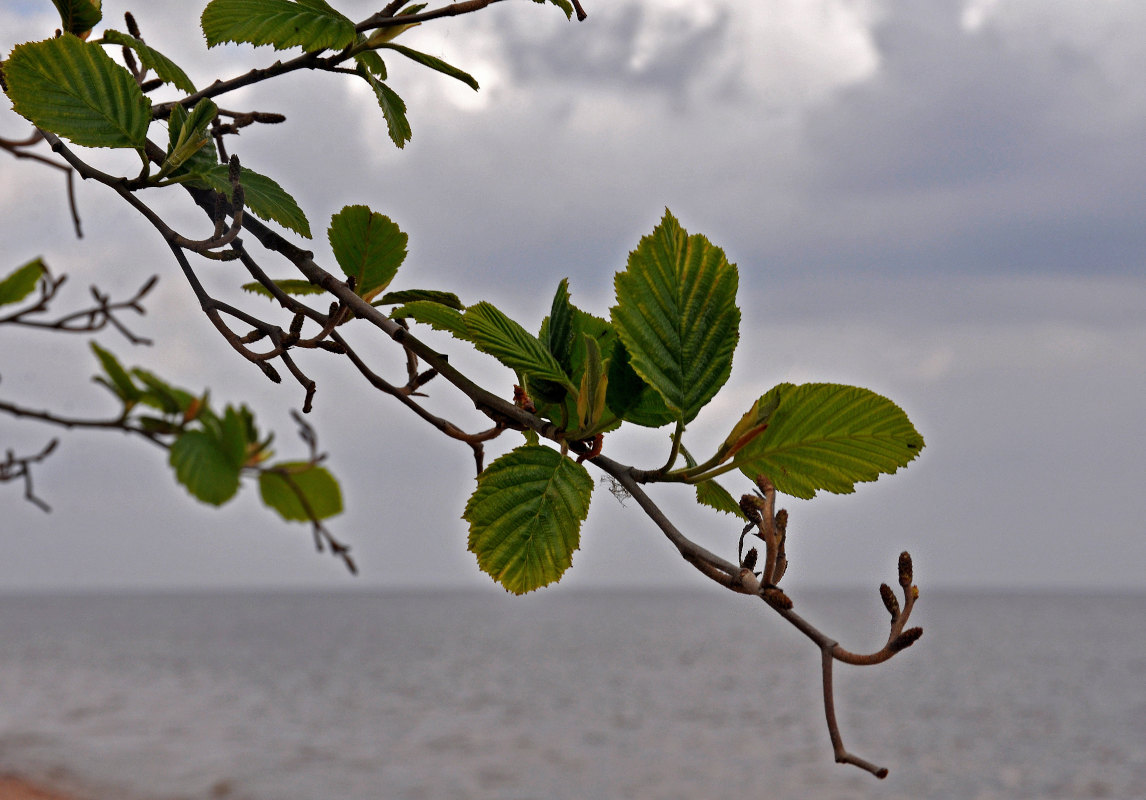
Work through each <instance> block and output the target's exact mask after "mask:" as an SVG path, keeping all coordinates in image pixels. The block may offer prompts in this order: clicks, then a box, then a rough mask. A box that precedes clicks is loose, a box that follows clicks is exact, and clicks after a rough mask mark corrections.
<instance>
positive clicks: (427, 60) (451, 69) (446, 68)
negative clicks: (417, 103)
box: [380, 28, 478, 92]
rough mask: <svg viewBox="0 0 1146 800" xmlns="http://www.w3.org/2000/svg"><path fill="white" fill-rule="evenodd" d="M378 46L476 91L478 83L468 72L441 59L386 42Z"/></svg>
mask: <svg viewBox="0 0 1146 800" xmlns="http://www.w3.org/2000/svg"><path fill="white" fill-rule="evenodd" d="M383 30H388V29H385V28H384V29H383ZM403 30H404V28H403ZM380 46H381V47H385V48H386V49H387V50H397V51H398V52H399V53H401V54H402V55H404V56H406V58H409V59H412V60H413V61H417V62H418V63H419V64H421V65H423V66H426V67H429V68H430V69H432V70H437V71H438V72H440V73H442V74H443V75H449V76H450V77H451V78H455V79H457V80H459V81H461V82H462V83H464V84H465V85H466V86H468V87H470V88H471V89H473V90H474V91H475V92H476V91H477V90H478V82H477V81H476V80H474V77H473V76H472V75H470V74H469V73H468V72H463V71H462V70H460V69H458V68H457V67H455V66H452V65H450V64H447V63H446V62H445V61H442V59H440V58H435V57H434V56H431V55H429V54H427V53H422V52H419V51H417V50H411V49H410V48H409V47H403V46H402V45H400V44H391V43H389V42H387V43H384V44H381V45H380Z"/></svg>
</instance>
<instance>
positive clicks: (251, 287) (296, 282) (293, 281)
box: [242, 278, 326, 300]
mask: <svg viewBox="0 0 1146 800" xmlns="http://www.w3.org/2000/svg"><path fill="white" fill-rule="evenodd" d="M274 284H275V286H277V287H279V288H280V289H282V290H283V291H284V292H286V293H287V294H291V295H297V296H303V295H308V294H324V293H325V292H326V289H323V288H322V287H321V286H315V285H314V284H313V283H311V282H310V281H308V280H305V279H304V278H281V279H279V280H276V281H274ZM242 289H243V291H245V292H250V293H251V294H258V295H262V296H263V297H269V298H270V299H272V300H273V299H274V297H275V296H274V295H273V294H271V292H270V290H269V289H267V287H265V286H263V285H262V284H261V283H259V282H258V281H251V282H250V283H244V284H243V286H242Z"/></svg>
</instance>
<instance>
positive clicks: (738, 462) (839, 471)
mask: <svg viewBox="0 0 1146 800" xmlns="http://www.w3.org/2000/svg"><path fill="white" fill-rule="evenodd" d="M737 284H738V274H737V270H736V267H735V265H733V264H731V263H729V262H728V260H727V258H726V257H725V255H724V252H723V251H722V250H721V249H720V248H719V247H716V246H715V245H713V244H712V243H711V242H709V241H708V239H706V238H705V237H704V236H701V235H689V234H688V233H687V232H686V231H685V230H684V229H683V228H682V227H681V226H680V224H679V222H678V221H677V220H676V218H675V217H673V215H672V214H671V213H669V212H667V211H666V213H665V215H664V218H663V219H662V220H661V222H660V224H659V225H657V227H656V228H655V230H654V231H653V232H652V233H651V234H650V235H648V236H645V237H644V238H642V239H641V241H640V243H639V244H638V246H637V248H636V249H635V250H634V251H633V252H632V253H630V254H629V260H628V265H627V268H626V269H625V270H624V271H622V272H619V273H617V276H616V279H615V288H616V305H614V306H613V307H612V308H611V309H610V314H609V319H608V320H605V319H603V318H601V317H597V316H594V315H592V314H590V313H588V312H585V311H582V310H581V309H579V308H577V307H576V306H574V305H573V304H572V302H571V300H570V295H569V287H568V281H567V280H563V281H561V283H560V284H559V285H558V287H557V292H556V294H555V295H554V298H553V303H552V306H551V309H550V313H549V316H548V317H546V318H545V320H544V321H543V322H542V324H541V328H540V331H539V333H538V334H537V335H533V334H531V333H529V332H528V331H527V330H526V329H525V328H524V327H523V326H522V325H520V324H519V323H517V322H515V321H514V320H512V319H510V318H509V317H508V316H507V315H505V314H504V313H503V312H501V311H500V310H498V309H497V308H496V307H495V306H493V305H491V304H490V303H488V302H484V301H483V302H479V303H476V304H474V305H471V306H468V307H462V306H461V304H460V303H456V302H452V303H451V302H442V301H435V300H431V299H423V300H414V301H411V302H407V303H405V304H404V305H402V306H401V307H399V308H397V309H396V310H395V311H394V312H393V315H394V316H395V317H400V318H410V319H413V320H415V321H417V322H421V323H425V324H428V325H430V326H432V327H434V328H435V329H438V330H443V331H448V332H449V333H450V334H452V335H453V336H455V337H456V338H458V339H462V340H464V341H467V342H470V343H471V344H472V345H473V346H474V347H476V348H477V349H478V350H480V351H481V352H483V353H487V354H488V355H491V356H493V357H494V358H496V359H497V360H498V361H500V362H501V363H502V364H504V365H505V366H506V367H509V368H510V369H512V370H513V371H514V372H515V373H516V376H517V381H518V383H519V385H520V386H521V387H524V388H525V391H526V394H527V399H526V402H530V403H531V404H532V406H533V407H534V408H535V409H536V413H537V414H538V415H539V416H541V417H543V418H545V419H548V420H550V421H551V422H553V423H554V425H555V426H556V427H557V429H558V434H557V438H558V439H559V440H561V441H562V442H563V445H564V446H563V451H562V453H558V452H557V451H555V450H553V449H551V448H547V447H545V446H543V445H542V444H540V442H539V441H538V437H537V436H536V435H535V434H533V433H528V434H527V439H528V441H527V442H526V444H524V445H522V446H521V447H518V448H517V449H515V450H513V451H511V452H509V453H507V454H506V455H504V456H502V457H501V458H499V459H497V460H496V461H494V462H493V463H492V464H491V465H490V466H489V468H488V469H486V470H485V471H484V472H483V473H482V474H481V475H480V476H479V477H478V487H477V490H476V491H475V493H474V494H473V496H472V497H471V498H470V501H469V503H468V504H467V506H466V511H465V518H466V520H467V521H468V522H469V523H470V537H469V547H470V549H471V550H472V551H473V552H474V553H475V554H476V556H477V559H478V564H479V566H480V567H481V568H482V569H483V570H484V571H486V572H487V573H489V574H490V575H491V576H492V577H493V578H494V579H496V580H497V581H498V582H500V583H501V584H502V585H503V586H505V588H506V589H508V590H510V591H511V592H515V593H523V592H528V591H531V590H533V589H536V588H539V587H541V586H544V585H546V584H548V583H551V582H553V581H556V580H558V579H559V578H560V577H561V575H562V573H563V572H564V571H565V570H566V569H568V567H569V566H570V564H571V561H572V554H573V551H574V550H576V549H577V546H578V540H579V530H580V525H581V523H582V522H583V521H584V519H585V517H586V515H587V513H588V509H589V500H590V494H591V491H592V487H593V483H592V480H591V479H590V477H589V475H588V473H587V472H586V470H585V468H584V467H583V466H582V465H581V464H580V463H578V462H576V461H574V460H573V459H572V458H570V457H569V456H568V454H567V452H566V450H567V447H568V446H569V445H571V444H573V445H581V446H583V447H584V446H587V445H588V443H589V442H588V441H587V440H593V439H595V438H596V437H599V436H601V435H603V434H604V433H606V432H609V431H613V430H615V429H617V428H618V427H620V426H621V425H622V424H623V423H626V422H627V423H631V424H634V425H638V426H644V427H652V428H659V427H662V426H665V425H674V426H675V427H674V433H673V438H672V449H671V455H670V457H669V461H668V463H667V464H666V465H665V466H664V467H663V468H662V469H660V470H658V471H657V472H656V473H655V474H653V475H651V476H649V479H650V480H662V481H670V482H682V483H688V484H692V485H694V486H695V487H696V493H697V500H698V502H700V503H702V504H704V505H708V506H712V507H714V508H716V509H718V510H720V511H724V512H727V513H731V514H736V515H742V511H741V510H740V507H739V504H738V503H737V501H736V500H735V499H734V498H733V496H732V495H731V494H730V493H729V492H728V491H727V490H726V489H725V488H724V487H723V486H722V485H721V484H719V483H718V482H717V481H716V480H715V478H716V477H717V476H719V475H722V474H724V473H727V472H731V471H734V470H739V471H740V472H741V473H743V474H744V475H745V476H746V477H748V478H749V479H750V480H753V481H754V480H755V479H756V477H757V476H759V475H766V476H767V477H768V478H769V479H770V480H771V482H772V483H773V485H774V486H775V487H776V488H777V489H778V490H779V491H782V492H785V493H787V494H790V495H793V496H796V497H804V498H810V497H812V496H813V495H814V494H815V493H816V491H818V490H824V491H829V492H851V491H854V487H855V484H856V483H857V482H861V481H872V480H875V479H876V478H877V477H878V476H879V475H880V474H881V473H890V472H895V471H896V470H897V469H898V468H899V467H902V466H905V465H906V464H907V463H908V462H909V461H911V460H912V459H913V458H915V456H916V455H918V453H919V451H920V449H921V448H922V447H923V438H922V437H921V436H920V435H919V433H918V432H917V431H916V430H915V428H914V427H913V426H912V425H911V422H910V421H909V420H908V418H907V416H906V415H905V414H904V413H903V411H902V410H901V409H900V408H899V407H898V406H896V405H895V404H894V403H892V402H891V401H890V400H888V399H887V398H885V397H882V396H880V395H878V394H876V393H874V392H872V391H870V390H867V389H862V388H859V387H854V386H841V385H837V384H827V383H817V384H805V385H801V386H796V385H793V384H790V383H784V384H780V385H778V386H776V387H774V388H773V389H771V390H769V391H768V392H766V393H765V394H763V395H762V396H760V397H759V398H758V399H757V400H756V401H755V402H754V403H753V404H752V406H751V407H750V408H749V409H748V410H747V411H746V412H745V413H744V415H743V416H742V417H741V419H740V420H739V421H738V422H737V423H736V424H735V425H734V426H733V427H732V429H731V431H730V432H729V433H728V435H727V437H726V438H725V439H724V441H723V442H721V444H720V445H719V446H718V447H717V448H716V449H715V452H714V453H713V454H712V456H711V457H709V458H708V459H706V460H705V461H703V462H701V463H698V462H697V461H696V460H695V459H694V458H693V457H692V456H691V454H689V452H688V451H687V450H686V449H684V448H683V446H682V442H681V440H682V436H683V433H684V430H685V427H686V425H687V424H688V423H690V422H691V421H692V420H693V419H695V418H696V416H697V414H698V413H699V412H700V410H701V409H702V408H703V407H704V406H705V405H707V404H708V403H709V402H710V401H711V400H712V399H713V398H714V397H715V396H716V394H717V393H718V392H719V391H720V389H721V387H722V386H723V385H724V383H725V382H726V381H727V380H728V377H729V374H730V373H731V370H732V357H733V352H734V350H735V348H736V345H737V342H738V339H739V322H740V310H739V309H738V308H737V306H736V290H737ZM582 452H584V451H582ZM678 456H683V458H684V461H685V464H684V465H683V466H677V460H678Z"/></svg>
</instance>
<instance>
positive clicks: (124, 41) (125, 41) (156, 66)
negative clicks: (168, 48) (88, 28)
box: [103, 30, 195, 94]
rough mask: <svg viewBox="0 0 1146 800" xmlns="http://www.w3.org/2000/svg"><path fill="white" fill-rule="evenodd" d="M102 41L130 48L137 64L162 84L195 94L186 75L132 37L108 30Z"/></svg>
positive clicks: (193, 85)
mask: <svg viewBox="0 0 1146 800" xmlns="http://www.w3.org/2000/svg"><path fill="white" fill-rule="evenodd" d="M103 41H105V42H110V43H111V44H118V45H122V46H124V47H130V48H131V49H132V50H134V51H135V54H136V55H137V56H139V62H140V63H141V64H142V65H143V66H145V67H147V68H149V69H152V70H154V71H155V75H156V77H158V78H159V80H161V81H163V82H164V83H170V84H172V85H173V86H174V87H175V88H176V89H179V90H180V91H183V92H186V93H187V94H194V93H195V84H193V83H192V82H191V79H190V78H188V77H187V73H186V72H184V71H183V70H182V69H181V68H180V67H179V65H178V64H176V63H175V62H174V61H172V60H171V59H170V58H168V57H167V56H165V55H163V53H160V52H159V51H158V50H156V49H155V48H153V47H151V46H149V45H147V44H145V43H144V42H143V41H142V40H141V39H136V38H135V37H134V36H131V35H129V34H126V33H121V32H120V31H116V30H108V31H104V34H103Z"/></svg>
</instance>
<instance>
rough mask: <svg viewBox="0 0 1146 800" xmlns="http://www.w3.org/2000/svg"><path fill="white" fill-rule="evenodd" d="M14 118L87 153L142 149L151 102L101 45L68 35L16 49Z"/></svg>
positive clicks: (11, 73)
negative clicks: (92, 149)
mask: <svg viewBox="0 0 1146 800" xmlns="http://www.w3.org/2000/svg"><path fill="white" fill-rule="evenodd" d="M4 77H5V79H6V80H7V82H8V97H9V98H10V99H11V100H12V107H13V108H14V109H15V110H16V113H18V114H21V115H23V116H24V117H26V118H27V119H28V120H30V121H31V122H32V123H34V124H35V125H38V126H40V127H41V128H44V129H45V130H49V131H51V132H53V133H55V134H58V135H59V136H63V137H64V138H66V139H70V140H71V141H73V142H75V143H76V144H78V145H82V146H84V147H134V148H142V147H143V143H144V140H145V139H146V138H147V126H148V124H149V123H150V122H151V101H150V100H149V99H147V98H146V97H145V96H144V95H143V92H142V91H140V88H139V86H138V84H136V82H135V78H133V77H132V76H131V73H130V72H128V71H127V70H126V69H124V68H123V67H121V66H120V65H119V64H116V63H115V62H114V61H112V60H111V57H110V56H108V54H107V53H105V52H104V49H103V48H102V47H100V46H99V45H98V44H94V43H89V42H84V41H82V40H80V39H78V38H77V37H75V36H73V35H72V34H70V33H65V34H64V35H62V36H60V37H59V38H56V39H48V40H47V41H43V42H29V43H27V44H21V45H17V46H16V48H15V49H14V50H13V51H12V56H11V58H9V59H8V61H6V62H5V63H4Z"/></svg>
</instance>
